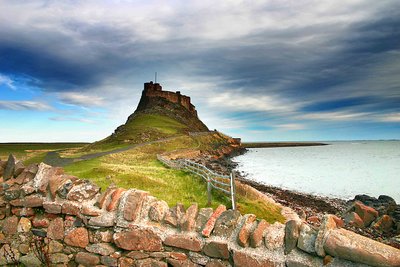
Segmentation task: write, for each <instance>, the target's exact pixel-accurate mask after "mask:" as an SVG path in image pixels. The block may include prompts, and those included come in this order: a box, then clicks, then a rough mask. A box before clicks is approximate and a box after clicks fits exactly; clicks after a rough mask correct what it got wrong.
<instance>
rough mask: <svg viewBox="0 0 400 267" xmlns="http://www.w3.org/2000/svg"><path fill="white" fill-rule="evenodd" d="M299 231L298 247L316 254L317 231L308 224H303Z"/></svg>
mask: <svg viewBox="0 0 400 267" xmlns="http://www.w3.org/2000/svg"><path fill="white" fill-rule="evenodd" d="M299 230H300V231H299V239H298V241H297V247H298V248H299V249H301V250H303V251H305V252H307V253H310V254H315V239H316V238H317V231H316V230H315V229H313V228H311V227H310V226H309V225H308V224H306V223H302V224H301V225H300V229H299Z"/></svg>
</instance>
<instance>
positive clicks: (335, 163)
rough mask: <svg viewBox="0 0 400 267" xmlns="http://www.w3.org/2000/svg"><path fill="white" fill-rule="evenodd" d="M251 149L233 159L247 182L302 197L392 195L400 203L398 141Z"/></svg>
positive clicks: (332, 143)
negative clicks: (270, 186) (247, 179)
mask: <svg viewBox="0 0 400 267" xmlns="http://www.w3.org/2000/svg"><path fill="white" fill-rule="evenodd" d="M329 144H330V145H328V146H312V147H286V148H253V149H249V151H248V152H247V153H246V154H244V155H241V156H238V157H235V158H234V161H236V162H238V163H239V165H238V167H237V170H239V171H243V172H245V173H247V174H248V178H250V179H253V180H255V181H259V182H263V183H265V184H268V185H273V186H277V187H281V188H285V189H290V190H295V191H299V192H304V193H311V194H316V195H323V196H329V197H339V198H344V199H352V198H354V196H355V195H357V194H367V195H370V196H375V197H378V196H379V195H389V196H391V197H393V198H394V199H395V200H396V202H397V203H400V141H359V142H355V141H351V142H350V141H349V142H330V143H329Z"/></svg>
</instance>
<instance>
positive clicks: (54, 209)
mask: <svg viewBox="0 0 400 267" xmlns="http://www.w3.org/2000/svg"><path fill="white" fill-rule="evenodd" d="M43 208H44V210H45V211H46V212H47V213H52V214H59V213H61V204H59V203H56V202H48V201H44V202H43Z"/></svg>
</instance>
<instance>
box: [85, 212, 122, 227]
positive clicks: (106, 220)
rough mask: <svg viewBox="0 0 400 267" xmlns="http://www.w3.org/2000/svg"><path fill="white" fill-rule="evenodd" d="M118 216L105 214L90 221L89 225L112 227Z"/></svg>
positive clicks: (109, 213)
mask: <svg viewBox="0 0 400 267" xmlns="http://www.w3.org/2000/svg"><path fill="white" fill-rule="evenodd" d="M115 218H116V214H115V213H111V212H104V213H103V214H102V215H100V216H97V217H93V218H90V219H89V225H93V226H100V227H111V226H114V224H115Z"/></svg>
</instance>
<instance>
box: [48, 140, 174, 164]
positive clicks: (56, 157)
mask: <svg viewBox="0 0 400 267" xmlns="http://www.w3.org/2000/svg"><path fill="white" fill-rule="evenodd" d="M178 137H180V136H173V137H168V138H163V139H159V140H155V141H150V142H145V143H141V144H136V145H130V146H127V147H123V148H118V149H114V150H110V151H104V152H97V153H92V154H86V155H83V156H80V157H78V158H62V157H60V154H59V152H61V151H63V150H57V151H51V152H49V153H47V155H46V157H45V158H44V160H43V162H44V163H46V164H48V165H51V166H54V167H64V166H66V165H69V164H72V163H74V162H78V161H82V160H90V159H94V158H98V157H102V156H106V155H111V154H116V153H121V152H124V151H128V150H131V149H135V148H139V147H142V146H146V145H151V144H155V143H161V142H165V141H170V140H173V139H176V138H178Z"/></svg>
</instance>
